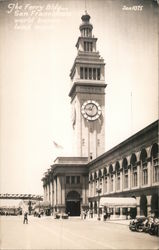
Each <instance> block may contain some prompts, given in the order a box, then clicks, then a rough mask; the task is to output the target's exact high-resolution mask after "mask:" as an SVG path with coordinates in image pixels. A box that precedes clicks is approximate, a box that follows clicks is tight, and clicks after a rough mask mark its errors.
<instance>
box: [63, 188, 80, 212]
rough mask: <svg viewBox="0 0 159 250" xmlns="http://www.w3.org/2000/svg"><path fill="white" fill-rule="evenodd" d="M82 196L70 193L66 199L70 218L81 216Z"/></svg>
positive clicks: (74, 192) (73, 192)
mask: <svg viewBox="0 0 159 250" xmlns="http://www.w3.org/2000/svg"><path fill="white" fill-rule="evenodd" d="M80 203H81V202H80V195H79V193H78V192H76V191H71V192H69V193H68V195H67V198H66V213H67V214H68V215H69V216H80V212H81V211H80Z"/></svg>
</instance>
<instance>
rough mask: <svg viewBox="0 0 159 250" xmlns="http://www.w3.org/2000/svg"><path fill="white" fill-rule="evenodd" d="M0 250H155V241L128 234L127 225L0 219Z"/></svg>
mask: <svg viewBox="0 0 159 250" xmlns="http://www.w3.org/2000/svg"><path fill="white" fill-rule="evenodd" d="M0 240H1V241H0V249H1V250H2V249H17V250H23V249H30V250H33V249H38V250H39V249H41V250H42V249H45V250H46V249H49V250H50V249H83V250H84V249H96V250H97V249H159V237H156V236H151V235H149V234H145V233H137V232H131V231H130V230H129V228H128V225H127V222H126V223H125V224H124V223H123V224H121V223H119V222H117V223H115V221H113V222H111V221H109V222H108V221H106V222H104V221H95V220H87V219H86V220H81V219H80V218H69V219H65V220H64V219H54V218H53V217H41V218H37V217H33V216H29V223H28V224H23V216H16V217H14V216H1V217H0Z"/></svg>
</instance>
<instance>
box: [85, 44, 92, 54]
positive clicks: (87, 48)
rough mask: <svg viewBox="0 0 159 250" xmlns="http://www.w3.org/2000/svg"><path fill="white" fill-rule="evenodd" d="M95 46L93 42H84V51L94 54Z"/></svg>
mask: <svg viewBox="0 0 159 250" xmlns="http://www.w3.org/2000/svg"><path fill="white" fill-rule="evenodd" d="M92 49H93V44H92V42H84V51H87V52H92Z"/></svg>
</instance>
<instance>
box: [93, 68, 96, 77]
mask: <svg viewBox="0 0 159 250" xmlns="http://www.w3.org/2000/svg"><path fill="white" fill-rule="evenodd" d="M93 80H96V69H95V68H93Z"/></svg>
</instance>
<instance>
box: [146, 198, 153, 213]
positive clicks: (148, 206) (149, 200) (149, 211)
mask: <svg viewBox="0 0 159 250" xmlns="http://www.w3.org/2000/svg"><path fill="white" fill-rule="evenodd" d="M146 198H147V216H149V215H151V198H152V196H151V195H147V196H146Z"/></svg>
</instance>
